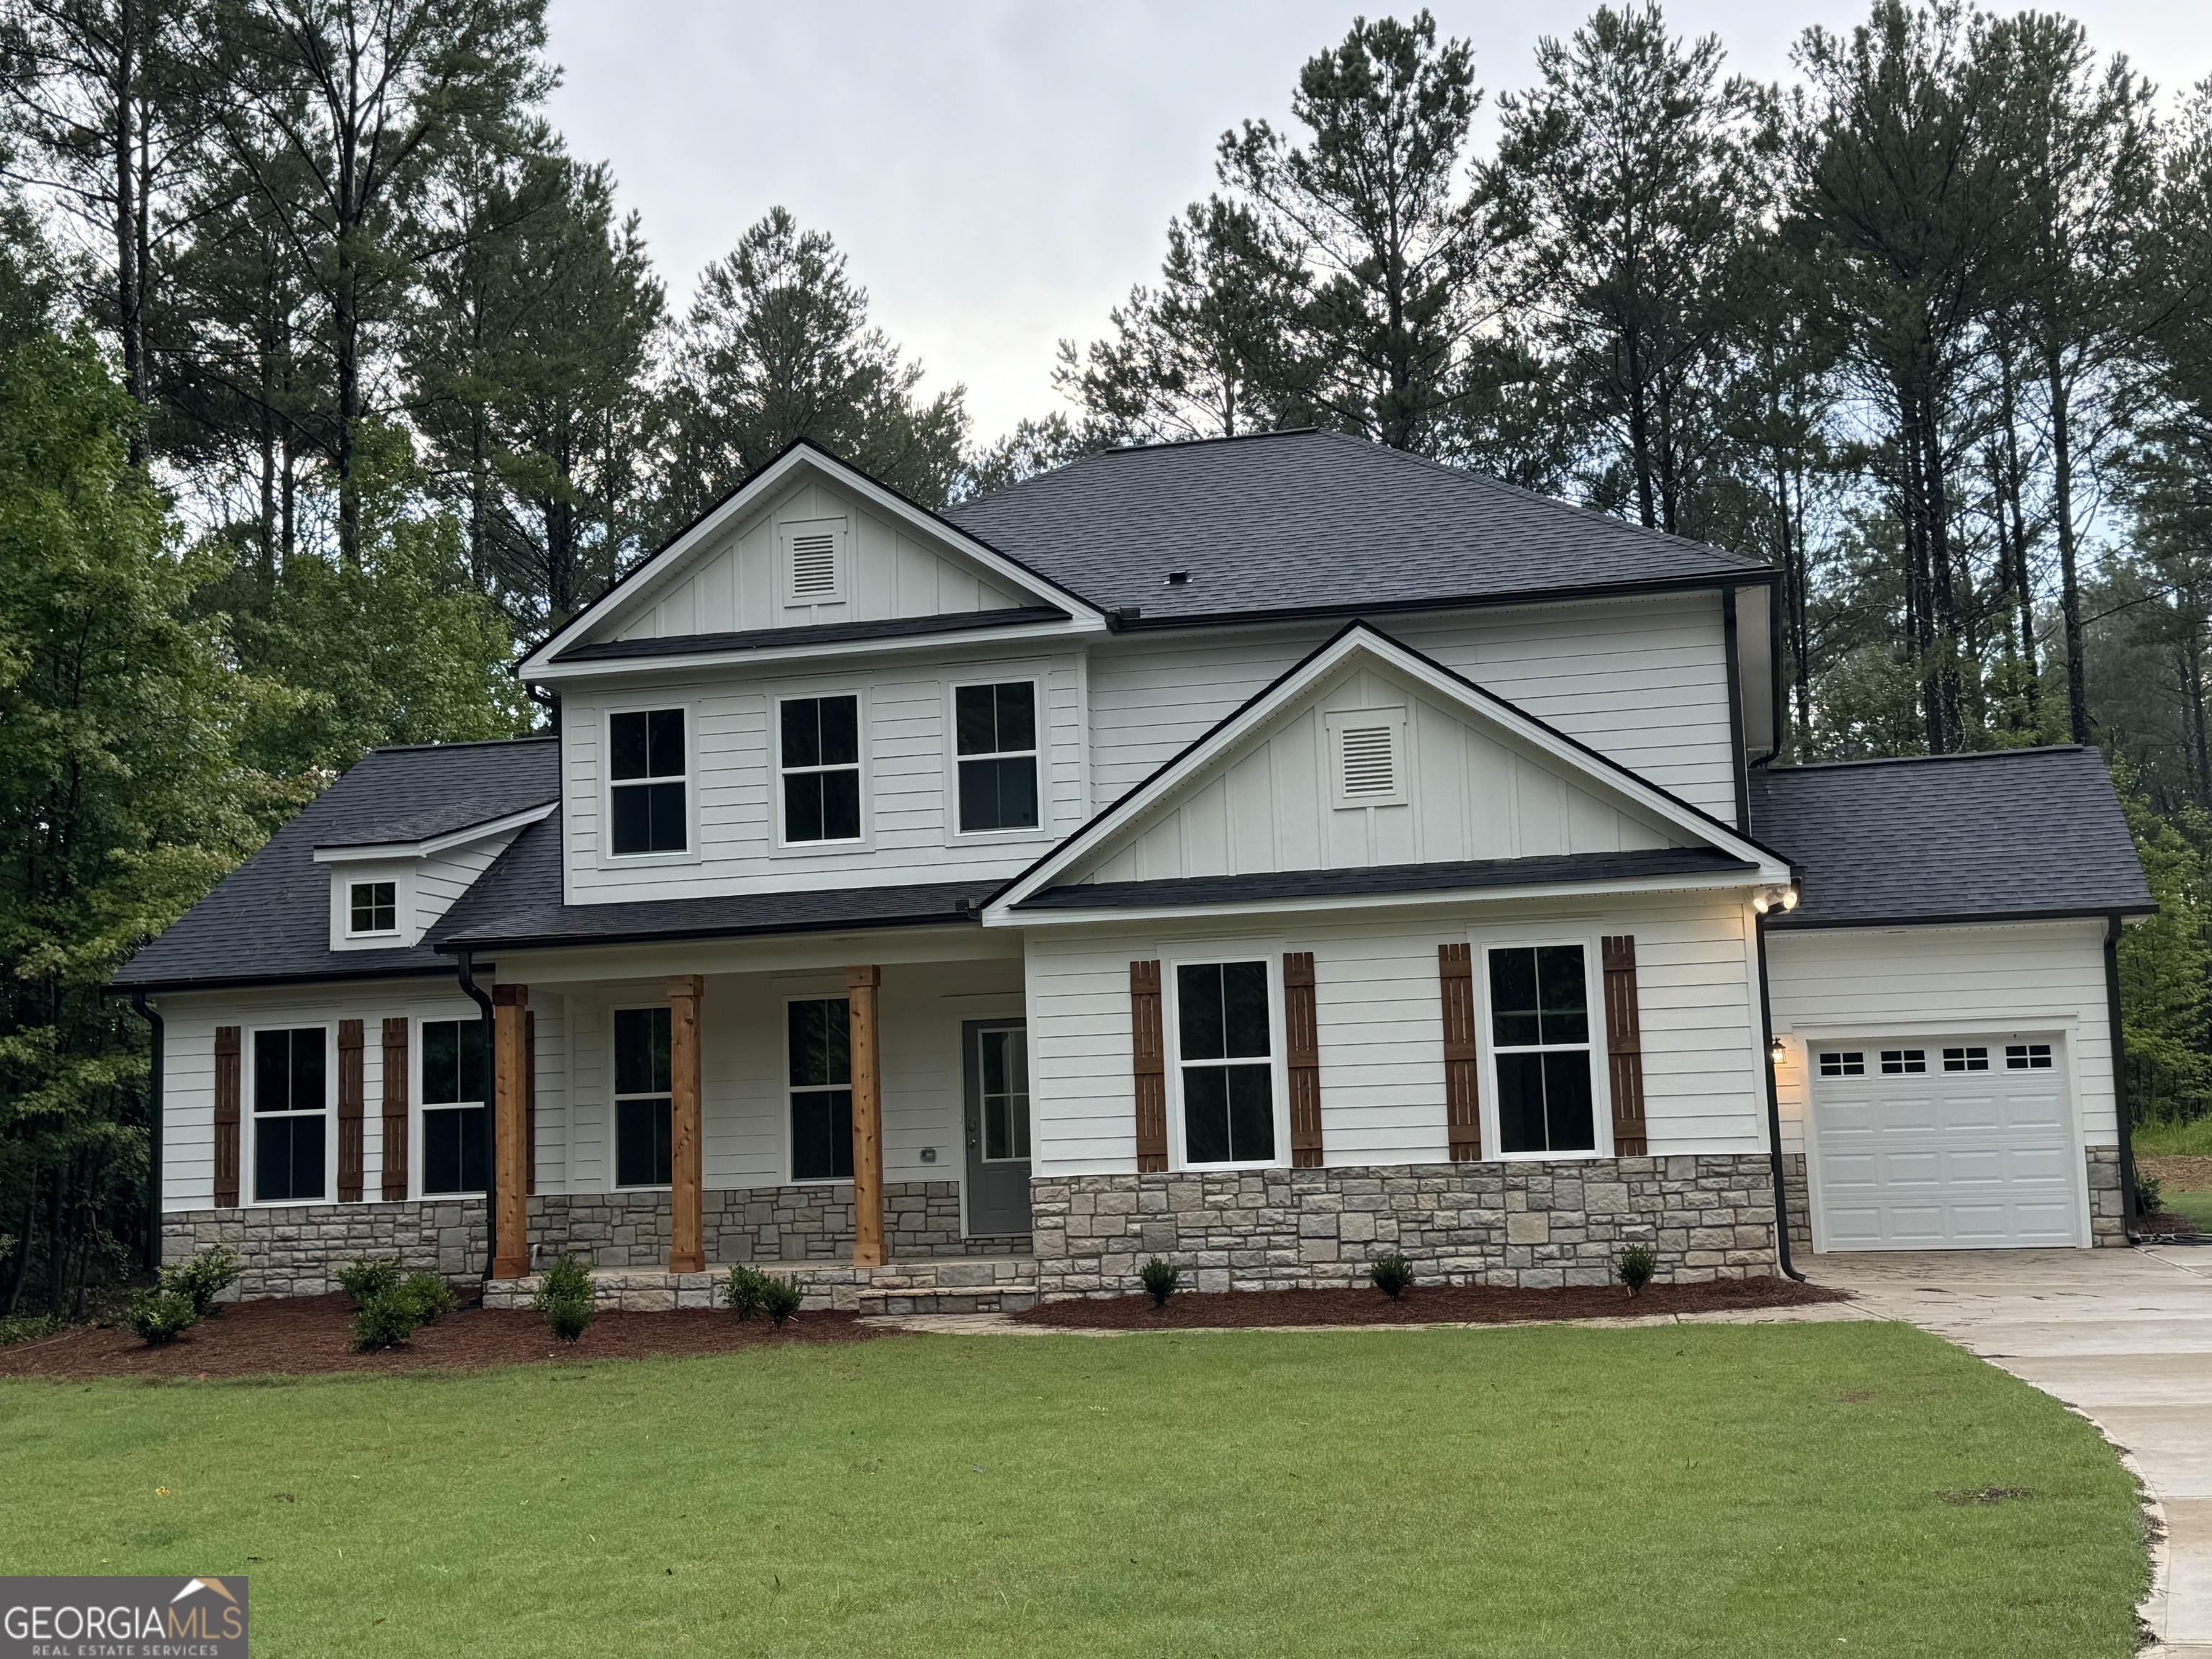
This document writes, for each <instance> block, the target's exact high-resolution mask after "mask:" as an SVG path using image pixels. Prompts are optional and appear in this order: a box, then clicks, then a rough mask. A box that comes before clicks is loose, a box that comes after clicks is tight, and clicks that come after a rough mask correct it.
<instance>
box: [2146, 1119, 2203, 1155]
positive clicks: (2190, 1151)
mask: <svg viewBox="0 0 2212 1659" xmlns="http://www.w3.org/2000/svg"><path fill="white" fill-rule="evenodd" d="M2130 1139H2132V1140H2133V1141H2134V1143H2135V1149H2136V1157H2137V1158H2212V1117H2199V1118H2191V1120H2190V1121H2188V1122H2186V1123H2176V1122H2159V1123H2138V1124H2136V1126H2135V1130H2134V1133H2132V1135H2131V1136H2130Z"/></svg>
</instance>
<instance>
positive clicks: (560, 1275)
mask: <svg viewBox="0 0 2212 1659" xmlns="http://www.w3.org/2000/svg"><path fill="white" fill-rule="evenodd" d="M531 1306H532V1307H533V1308H535V1309H537V1310H538V1312H539V1313H541V1314H543V1315H544V1316H545V1322H546V1324H547V1325H548V1326H549V1327H550V1328H551V1329H552V1332H553V1334H554V1335H555V1336H556V1337H558V1338H559V1339H560V1340H562V1341H563V1342H574V1341H576V1340H578V1339H579V1338H580V1337H581V1336H582V1335H583V1334H584V1328H585V1327H586V1326H587V1325H589V1324H590V1323H591V1322H592V1316H593V1314H594V1313H595V1312H596V1311H597V1309H596V1304H595V1301H594V1297H593V1292H592V1274H591V1269H589V1268H588V1267H586V1266H585V1265H584V1264H583V1262H582V1261H579V1260H578V1259H577V1258H576V1257H574V1256H572V1255H563V1256H560V1257H557V1258H556V1259H555V1261H553V1263H552V1265H551V1266H550V1267H547V1268H546V1270H545V1277H544V1280H543V1281H542V1282H541V1283H540V1284H539V1285H538V1294H537V1295H536V1297H533V1298H532V1301H531Z"/></svg>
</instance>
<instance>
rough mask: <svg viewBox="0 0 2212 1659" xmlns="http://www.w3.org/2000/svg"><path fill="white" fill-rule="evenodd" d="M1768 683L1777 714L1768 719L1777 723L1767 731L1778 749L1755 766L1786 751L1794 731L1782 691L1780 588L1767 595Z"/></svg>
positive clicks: (1769, 752)
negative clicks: (1785, 738)
mask: <svg viewBox="0 0 2212 1659" xmlns="http://www.w3.org/2000/svg"><path fill="white" fill-rule="evenodd" d="M1766 684H1767V686H1768V688H1769V689H1770V690H1771V691H1772V693H1773V702H1774V711H1773V713H1772V714H1770V715H1769V716H1768V717H1767V718H1768V719H1770V720H1772V721H1773V722H1774V724H1773V725H1771V726H1769V727H1767V730H1768V731H1769V732H1772V733H1773V734H1774V746H1773V747H1772V748H1771V749H1770V750H1767V751H1766V752H1765V754H1763V755H1761V756H1760V757H1759V758H1758V759H1757V760H1756V761H1754V762H1753V763H1752V764H1753V765H1754V766H1764V765H1765V764H1766V763H1767V762H1769V761H1771V760H1772V759H1773V758H1774V757H1776V756H1777V755H1778V754H1780V753H1781V752H1782V749H1783V736H1784V733H1785V732H1788V731H1789V730H1790V700H1789V698H1788V697H1786V696H1784V695H1783V690H1782V594H1781V592H1780V589H1779V588H1778V587H1773V588H1769V589H1768V590H1767V593H1766Z"/></svg>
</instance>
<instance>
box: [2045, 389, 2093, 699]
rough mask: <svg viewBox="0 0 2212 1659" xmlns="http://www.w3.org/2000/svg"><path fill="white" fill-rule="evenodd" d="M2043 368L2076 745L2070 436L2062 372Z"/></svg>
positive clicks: (2081, 666) (2077, 617)
mask: <svg viewBox="0 0 2212 1659" xmlns="http://www.w3.org/2000/svg"><path fill="white" fill-rule="evenodd" d="M2044 367H2045V372H2046V373H2047V374H2048V375H2049V377H2050V382H2051V487H2052V494H2053V496H2054V497H2055V499H2054V501H2053V502H2052V507H2053V516H2055V517H2056V518H2057V521H2058V524H2057V529H2058V580H2059V589H2058V607H2059V611H2060V613H2061V614H2062V615H2063V617H2065V619H2066V720H2067V724H2068V726H2069V728H2070V731H2071V735H2072V737H2073V739H2074V741H2075V742H2076V743H2087V742H2088V741H2089V740H2090V738H2089V680H2088V673H2087V665H2086V664H2085V663H2084V662H2083V661H2082V655H2081V650H2082V635H2081V571H2080V569H2079V568H2078V567H2077V563H2076V550H2075V544H2074V450H2073V441H2074V440H2073V433H2072V431H2071V429H2070V427H2069V410H2068V407H2067V388H2066V366H2065V363H2064V361H2063V358H2062V357H2061V356H2060V354H2059V353H2058V352H2057V351H2046V352H2045V356H2044Z"/></svg>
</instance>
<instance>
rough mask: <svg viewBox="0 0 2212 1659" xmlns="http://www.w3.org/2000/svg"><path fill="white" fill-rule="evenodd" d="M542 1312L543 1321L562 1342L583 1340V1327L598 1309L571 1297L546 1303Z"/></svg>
mask: <svg viewBox="0 0 2212 1659" xmlns="http://www.w3.org/2000/svg"><path fill="white" fill-rule="evenodd" d="M598 1312H599V1310H598V1309H597V1308H595V1307H593V1306H592V1304H590V1303H588V1302H584V1301H580V1300H578V1299H576V1298H574V1297H570V1298H569V1299H568V1301H565V1302H549V1303H547V1304H545V1306H544V1315H545V1323H546V1325H547V1326H548V1327H549V1328H550V1329H551V1330H552V1333H553V1334H554V1335H555V1336H556V1337H558V1338H560V1340H562V1341H563V1342H577V1341H580V1340H583V1335H584V1328H585V1327H586V1326H587V1325H589V1324H590V1323H591V1322H592V1316H593V1315H595V1314H597V1313H598Z"/></svg>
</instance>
